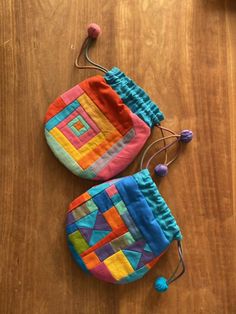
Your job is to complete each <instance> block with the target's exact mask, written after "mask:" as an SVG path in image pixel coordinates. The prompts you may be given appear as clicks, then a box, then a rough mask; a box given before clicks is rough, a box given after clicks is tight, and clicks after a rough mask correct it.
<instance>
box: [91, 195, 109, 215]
mask: <svg viewBox="0 0 236 314" xmlns="http://www.w3.org/2000/svg"><path fill="white" fill-rule="evenodd" d="M93 201H94V203H95V204H96V205H97V207H98V208H99V210H100V211H101V212H102V213H104V212H105V211H107V210H108V209H110V208H111V207H113V203H112V201H111V199H110V197H109V196H108V195H107V193H106V191H103V192H101V193H99V194H97V195H96V196H94V197H93Z"/></svg>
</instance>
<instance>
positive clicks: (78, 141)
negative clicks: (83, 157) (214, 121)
mask: <svg viewBox="0 0 236 314" xmlns="http://www.w3.org/2000/svg"><path fill="white" fill-rule="evenodd" d="M77 116H81V117H82V118H83V119H84V120H85V121H86V122H87V123H88V125H89V126H90V127H91V129H90V130H88V131H87V132H85V133H84V134H82V135H80V137H78V136H76V135H75V134H74V133H73V131H71V129H70V128H69V127H68V126H67V124H68V123H69V122H70V121H72V120H73V119H74V118H76V117H77ZM57 128H58V129H59V130H60V131H61V132H62V133H63V134H64V135H65V137H66V138H67V139H68V140H69V141H70V142H71V144H72V145H73V146H74V147H75V148H76V149H79V148H80V147H81V146H83V145H84V144H86V143H87V142H88V141H89V140H91V139H92V138H93V137H94V136H96V135H97V134H98V133H99V132H100V130H99V128H98V127H97V126H96V124H95V123H94V122H93V120H92V119H91V118H90V117H89V115H88V114H87V113H86V112H85V111H84V109H83V108H82V107H81V106H80V107H78V108H77V109H75V111H73V112H72V114H70V115H69V116H68V117H67V118H66V119H65V120H63V121H62V122H61V123H59V124H58V125H57Z"/></svg>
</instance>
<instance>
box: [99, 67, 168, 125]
mask: <svg viewBox="0 0 236 314" xmlns="http://www.w3.org/2000/svg"><path fill="white" fill-rule="evenodd" d="M104 79H105V80H106V82H107V83H108V84H109V85H110V86H111V87H112V88H113V89H114V90H115V91H116V92H117V94H118V95H119V96H120V98H121V99H122V100H123V102H124V103H125V104H126V105H127V106H128V107H129V108H130V109H131V111H132V112H133V113H135V114H136V115H137V116H139V118H141V119H142V120H143V121H144V122H145V123H146V124H147V125H148V126H149V127H150V128H152V127H153V126H154V125H155V124H159V123H160V122H161V121H162V120H163V119H164V115H163V113H162V112H161V111H160V109H159V108H158V106H157V105H156V104H155V103H154V102H153V101H152V100H151V99H150V97H149V96H148V94H147V93H146V92H145V91H144V90H143V89H142V88H141V87H140V86H138V85H137V84H136V83H135V82H134V81H133V80H131V79H130V78H129V77H128V76H126V75H125V74H124V73H123V72H121V71H120V70H119V69H118V68H116V67H115V68H112V69H111V70H110V71H108V72H107V73H106V74H105V76H104Z"/></svg>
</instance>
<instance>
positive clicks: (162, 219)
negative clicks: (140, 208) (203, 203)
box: [133, 169, 182, 243]
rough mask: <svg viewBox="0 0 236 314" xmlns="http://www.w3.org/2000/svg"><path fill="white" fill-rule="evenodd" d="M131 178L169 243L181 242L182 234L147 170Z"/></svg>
mask: <svg viewBox="0 0 236 314" xmlns="http://www.w3.org/2000/svg"><path fill="white" fill-rule="evenodd" d="M133 177H134V178H135V179H136V181H137V183H138V186H139V188H140V190H141V191H142V193H143V195H144V197H145V199H146V201H147V203H148V205H149V207H150V208H151V209H152V212H153V214H154V216H155V218H156V220H157V221H158V223H159V225H160V227H161V229H162V231H163V232H164V234H165V236H166V238H167V239H168V240H169V242H170V243H171V242H172V241H173V240H181V239H182V234H181V231H180V228H179V226H178V225H177V223H176V220H175V218H174V216H173V215H172V214H171V211H170V209H169V207H168V205H167V204H166V202H165V200H164V199H163V197H162V196H161V194H160V192H159V191H158V189H157V187H156V185H155V183H154V181H153V180H152V178H151V176H150V173H149V171H148V169H144V170H142V171H140V172H138V173H136V174H134V175H133Z"/></svg>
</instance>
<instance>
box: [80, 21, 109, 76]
mask: <svg viewBox="0 0 236 314" xmlns="http://www.w3.org/2000/svg"><path fill="white" fill-rule="evenodd" d="M93 27H94V26H93ZM90 30H91V27H90V28H88V36H87V37H86V38H85V40H84V42H83V44H82V46H81V48H80V52H79V54H78V56H77V58H76V59H75V66H76V67H77V68H78V69H95V70H99V71H102V72H103V73H106V72H108V70H107V69H106V68H105V67H103V66H101V65H100V64H98V63H96V62H94V61H92V60H91V59H90V57H89V55H88V52H89V49H90V47H91V46H92V44H93V42H94V41H95V40H96V38H97V36H98V35H99V33H100V30H99V31H98V33H97V34H96V37H95V36H94V35H93V34H92V33H90ZM82 55H84V57H85V59H86V61H87V62H88V63H90V64H92V65H80V63H79V61H80V58H81V56H82Z"/></svg>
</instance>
